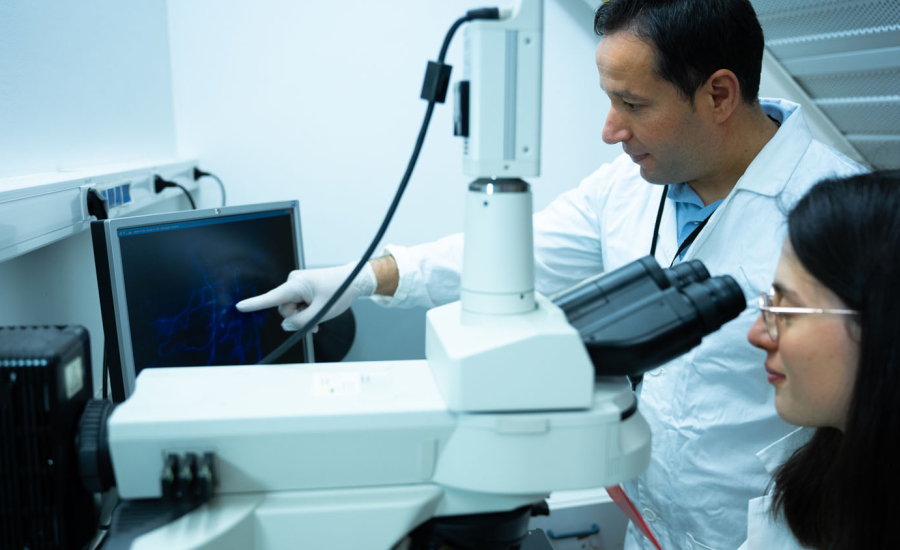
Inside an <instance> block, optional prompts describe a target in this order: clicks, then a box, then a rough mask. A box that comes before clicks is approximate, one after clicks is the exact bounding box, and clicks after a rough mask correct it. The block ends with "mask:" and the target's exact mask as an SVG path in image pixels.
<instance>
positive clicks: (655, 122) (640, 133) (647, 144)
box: [596, 31, 715, 183]
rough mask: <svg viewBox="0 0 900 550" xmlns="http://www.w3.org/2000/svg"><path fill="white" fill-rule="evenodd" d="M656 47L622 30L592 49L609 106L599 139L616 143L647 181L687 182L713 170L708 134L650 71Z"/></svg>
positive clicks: (686, 103) (687, 107) (687, 104)
mask: <svg viewBox="0 0 900 550" xmlns="http://www.w3.org/2000/svg"><path fill="white" fill-rule="evenodd" d="M654 54H655V48H654V46H653V45H651V44H650V43H649V42H647V41H645V40H643V39H641V38H638V37H636V36H634V35H633V34H631V33H629V32H626V31H619V32H615V33H612V34H610V35H607V36H605V37H604V38H603V39H602V40H600V45H598V46H597V51H596V61H597V69H598V70H599V71H600V86H601V87H602V88H603V90H604V91H605V92H606V94H607V95H608V96H609V99H610V101H611V102H612V105H611V106H610V109H609V114H608V115H607V117H606V124H605V125H604V126H603V141H605V142H606V143H609V144H614V143H621V144H622V148H623V149H624V151H625V153H627V154H628V155H629V156H631V160H633V161H634V162H635V163H637V164H639V165H640V167H641V176H642V177H643V178H644V179H645V180H647V181H648V182H650V183H680V182H684V181H692V180H695V179H698V178H701V177H703V176H706V175H707V174H709V173H711V172H713V171H715V166H712V165H710V162H711V159H710V157H711V155H710V153H711V152H712V151H714V150H715V149H714V147H713V143H711V142H712V141H713V139H712V138H711V136H712V134H711V132H710V131H711V130H712V128H710V127H709V126H708V125H707V124H706V123H704V121H703V114H702V113H699V112H698V111H696V110H695V109H694V108H693V106H692V105H691V103H690V102H689V101H687V100H686V99H684V98H683V97H682V96H680V95H679V94H678V90H677V89H676V88H675V86H674V85H673V84H672V83H670V82H667V81H665V80H663V79H662V78H660V77H659V76H658V75H657V74H656V71H655V60H654Z"/></svg>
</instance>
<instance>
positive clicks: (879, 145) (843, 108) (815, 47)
mask: <svg viewBox="0 0 900 550" xmlns="http://www.w3.org/2000/svg"><path fill="white" fill-rule="evenodd" d="M751 1H752V3H753V6H754V8H755V9H756V13H757V15H758V16H759V21H760V23H761V24H762V27H763V32H764V33H765V37H766V47H767V48H768V50H769V51H770V52H771V53H772V54H773V55H774V56H775V57H776V58H777V59H778V60H779V61H780V62H781V64H782V65H783V66H784V68H785V69H786V70H787V71H788V72H789V73H790V74H791V76H793V77H794V79H795V80H796V81H797V83H798V84H799V85H800V86H801V87H802V88H803V89H804V90H805V91H806V93H807V94H809V96H810V97H811V98H812V100H813V101H814V102H815V103H816V104H817V105H818V106H819V107H820V108H821V109H822V112H823V113H825V115H826V116H828V117H829V118H830V119H831V120H832V122H834V124H835V125H836V126H837V128H838V129H839V130H840V131H841V132H842V133H843V134H844V135H845V137H846V138H847V140H848V141H849V142H850V143H851V144H852V145H853V146H854V147H856V149H857V150H858V151H859V153H860V154H861V155H862V156H863V157H864V158H865V159H866V160H867V161H868V162H869V164H871V165H872V167H873V168H876V169H878V168H881V169H900V0H751Z"/></svg>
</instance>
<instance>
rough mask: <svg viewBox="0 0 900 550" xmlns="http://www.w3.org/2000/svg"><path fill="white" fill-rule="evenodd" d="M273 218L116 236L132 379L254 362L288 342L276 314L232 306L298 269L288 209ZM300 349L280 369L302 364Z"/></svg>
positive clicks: (163, 227)
mask: <svg viewBox="0 0 900 550" xmlns="http://www.w3.org/2000/svg"><path fill="white" fill-rule="evenodd" d="M272 214H273V213H271V212H270V213H265V214H262V215H260V214H248V215H239V216H227V217H223V218H219V219H215V220H205V221H199V222H198V221H194V222H174V223H169V224H163V225H159V226H150V227H143V228H135V229H130V230H129V229H126V230H120V231H119V246H120V250H121V254H122V269H123V273H124V279H125V295H126V302H127V305H128V320H129V322H130V325H131V344H132V348H133V350H134V362H135V374H137V373H138V372H140V371H141V370H142V369H145V368H150V367H183V366H203V365H248V364H255V363H257V362H259V361H260V359H262V358H263V357H265V356H266V355H267V354H268V353H269V352H271V351H273V350H274V349H275V348H276V347H277V346H278V345H279V344H281V343H282V342H283V341H284V340H286V339H287V338H288V336H290V333H286V332H285V331H283V330H282V329H281V321H282V319H281V316H280V315H279V314H278V311H277V310H276V309H268V310H263V311H258V312H253V313H241V312H239V311H237V309H235V307H234V305H235V304H236V303H237V302H239V301H241V300H243V299H244V298H249V297H251V296H256V295H257V294H260V293H263V292H266V291H268V290H271V289H272V288H275V287H276V286H278V285H280V284H281V283H283V282H284V281H285V280H286V279H287V276H288V273H290V272H291V271H292V270H294V269H297V263H298V262H297V254H296V247H295V245H294V232H293V228H292V224H291V211H290V210H284V211H278V212H277V214H278V215H272ZM261 216H264V217H261ZM303 345H304V344H303V343H302V342H301V343H299V344H298V345H296V346H295V347H294V348H293V349H292V350H290V351H289V352H288V353H286V354H285V355H284V356H283V357H282V358H281V359H280V360H279V362H280V363H300V362H303Z"/></svg>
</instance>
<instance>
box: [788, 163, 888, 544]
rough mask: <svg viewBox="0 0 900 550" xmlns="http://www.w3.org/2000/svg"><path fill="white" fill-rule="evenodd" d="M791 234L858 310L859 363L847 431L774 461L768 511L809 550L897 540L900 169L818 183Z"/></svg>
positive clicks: (827, 431)
mask: <svg viewBox="0 0 900 550" xmlns="http://www.w3.org/2000/svg"><path fill="white" fill-rule="evenodd" d="M788 238H789V240H790V243H791V248H793V250H794V255H795V256H796V258H797V260H799V262H800V263H801V264H802V265H803V267H804V268H806V270H807V271H808V272H809V273H810V274H811V275H812V276H813V277H815V278H816V279H817V280H818V281H819V282H820V283H821V284H822V285H824V286H825V287H826V288H828V289H829V290H831V291H832V292H833V293H834V294H835V295H837V296H838V297H839V298H840V299H841V301H842V302H844V303H845V304H846V305H847V307H849V308H851V309H855V310H856V311H858V312H859V314H858V315H857V316H855V317H854V318H852V319H849V320H847V323H848V328H851V327H852V330H851V334H852V335H853V337H854V338H856V339H857V341H858V344H859V364H858V365H857V371H856V380H855V381H854V384H853V388H852V394H851V398H850V406H849V411H848V413H847V419H846V423H845V426H844V427H845V430H844V432H840V431H838V430H837V429H836V428H818V429H817V430H816V432H815V434H814V435H813V437H812V439H810V441H809V442H808V443H807V444H806V445H805V446H803V447H801V448H800V449H798V450H797V451H796V452H795V453H794V454H793V455H792V456H791V458H790V459H788V461H787V462H785V463H784V464H783V465H782V466H781V468H780V469H779V470H778V471H777V473H776V474H775V491H774V506H773V511H774V512H775V514H776V515H780V514H783V517H784V518H785V519H786V520H787V524H788V526H789V527H790V528H791V531H792V532H793V534H794V536H795V537H796V538H797V540H798V541H799V542H800V543H801V544H802V545H804V546H806V547H809V548H816V549H823V550H824V549H828V550H845V549H846V550H850V549H854V550H855V549H857V548H896V542H897V541H896V534H895V533H894V531H895V527H894V525H895V523H894V522H896V521H897V517H898V515H900V499H898V498H897V491H898V490H900V470H898V468H897V466H896V462H897V459H898V458H900V408H898V407H897V396H898V395H900V338H897V312H898V311H900V292H898V290H897V289H898V287H900V267H898V266H900V174H898V173H893V174H892V173H890V172H881V173H878V172H876V173H871V174H860V175H856V176H851V177H846V178H834V179H828V180H825V181H823V182H821V183H818V184H816V185H815V186H814V187H813V188H812V189H810V190H809V192H808V193H807V194H806V196H805V197H803V198H802V199H801V200H800V201H799V202H798V203H797V205H796V206H795V207H794V209H793V210H792V211H791V213H790V214H788ZM853 325H855V326H853ZM823 368H824V366H823Z"/></svg>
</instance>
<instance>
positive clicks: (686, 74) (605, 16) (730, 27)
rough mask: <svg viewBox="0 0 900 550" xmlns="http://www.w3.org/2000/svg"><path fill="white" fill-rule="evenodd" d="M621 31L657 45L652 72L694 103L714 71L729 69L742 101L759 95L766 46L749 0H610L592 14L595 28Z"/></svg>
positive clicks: (603, 31)
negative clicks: (734, 77) (696, 94)
mask: <svg viewBox="0 0 900 550" xmlns="http://www.w3.org/2000/svg"><path fill="white" fill-rule="evenodd" d="M618 31H626V32H630V33H632V34H634V35H635V36H637V37H640V38H642V39H645V40H649V41H650V43H651V44H653V46H655V49H656V72H657V74H658V75H659V76H660V77H661V78H662V79H663V80H666V81H668V82H671V83H672V84H674V85H675V88H677V89H678V92H679V93H680V94H681V95H682V96H683V97H684V98H685V99H687V100H689V101H691V103H693V100H694V94H695V93H696V92H697V90H698V89H699V88H700V86H702V85H703V84H704V83H705V82H706V80H707V79H708V78H709V77H710V75H712V74H713V73H714V72H716V71H718V70H719V69H728V70H730V71H731V72H733V73H734V74H735V75H736V76H737V79H738V82H739V83H740V86H741V97H742V98H743V100H744V102H745V103H749V104H753V103H755V102H756V101H757V94H758V93H759V73H760V72H761V71H762V56H763V48H764V46H765V44H764V41H763V32H762V27H760V25H759V20H758V19H757V18H756V12H755V11H753V6H752V5H750V0H609V1H608V2H604V3H603V4H601V5H600V7H599V8H597V12H596V14H594V32H596V33H597V34H598V35H600V36H605V35H608V34H612V33H615V32H618Z"/></svg>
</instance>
